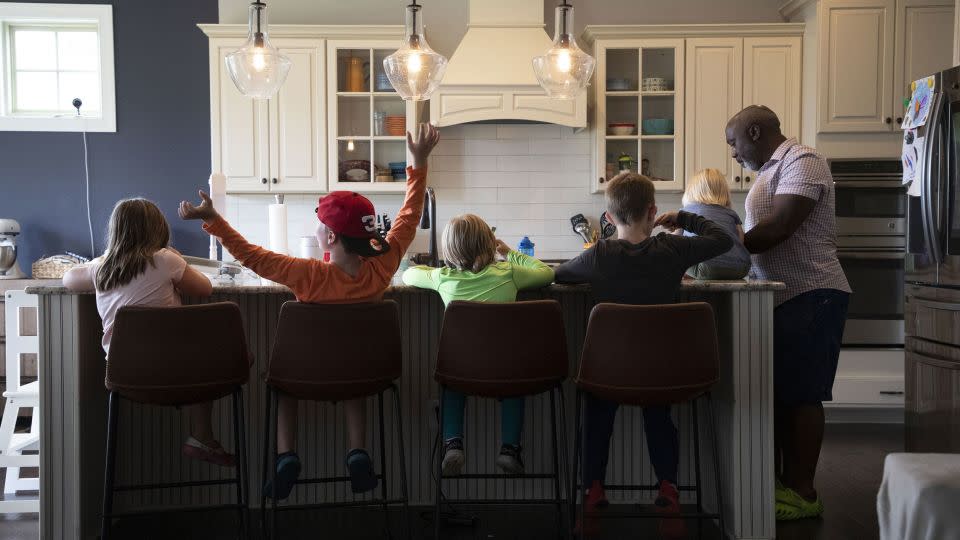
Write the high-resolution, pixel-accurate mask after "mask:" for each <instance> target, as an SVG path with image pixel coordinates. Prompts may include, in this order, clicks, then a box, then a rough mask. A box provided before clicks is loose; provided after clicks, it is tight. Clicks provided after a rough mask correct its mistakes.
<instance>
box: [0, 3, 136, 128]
mask: <svg viewBox="0 0 960 540" xmlns="http://www.w3.org/2000/svg"><path fill="white" fill-rule="evenodd" d="M30 26H35V27H39V28H45V29H49V30H51V31H62V30H69V29H70V28H95V29H96V31H97V39H98V42H99V48H100V59H99V60H100V61H99V70H100V71H99V73H100V112H99V114H98V115H97V116H83V117H81V118H77V116H76V115H75V114H65V113H63V112H62V111H56V112H52V111H36V112H33V111H24V112H17V111H14V110H13V107H14V102H13V96H14V95H15V88H14V77H15V74H14V73H13V69H14V68H15V62H14V58H13V56H12V55H13V35H12V34H13V29H19V28H23V27H30ZM57 67H58V68H59V66H57ZM68 71H69V70H68ZM59 72H60V70H59V69H58V70H57V73H59ZM81 112H83V109H82V108H81ZM0 131H49V132H79V131H90V132H116V131H117V120H116V89H115V82H114V51H113V6H111V5H106V4H26V3H0Z"/></svg>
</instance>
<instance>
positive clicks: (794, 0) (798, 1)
mask: <svg viewBox="0 0 960 540" xmlns="http://www.w3.org/2000/svg"><path fill="white" fill-rule="evenodd" d="M816 1H817V0H787V1H786V2H784V3H783V4H782V5H781V6H780V16H781V17H783V20H785V21H789V20H790V19H791V18H792V17H793V16H794V15H796V14H797V12H799V11H800V10H802V9H803V8H804V6H806V5H807V4H809V3H810V2H816Z"/></svg>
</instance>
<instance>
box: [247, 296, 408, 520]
mask: <svg viewBox="0 0 960 540" xmlns="http://www.w3.org/2000/svg"><path fill="white" fill-rule="evenodd" d="M402 366H403V348H402V342H401V339H400V315H399V310H398V308H397V304H396V302H394V301H392V300H386V301H383V302H376V303H365V304H302V303H299V302H286V303H285V304H283V306H282V307H281V308H280V321H279V323H278V325H277V338H276V341H275V342H274V344H273V353H272V355H271V357H270V366H269V367H268V368H267V373H266V377H265V381H266V384H267V399H266V403H267V415H266V422H265V424H266V426H265V430H266V432H265V433H264V445H265V448H264V452H263V483H262V484H261V485H266V482H267V479H268V471H269V479H270V481H271V482H274V484H275V476H276V467H275V466H272V463H274V462H275V461H276V457H277V429H276V424H277V410H278V409H277V397H278V395H279V394H281V393H282V394H285V395H288V396H291V397H294V398H296V399H298V400H307V401H327V402H337V401H346V400H351V399H358V398H366V397H370V396H377V400H378V407H379V420H380V472H379V473H378V474H377V478H378V479H379V480H380V494H381V496H380V498H379V499H372V500H364V501H354V502H345V503H317V504H303V505H288V506H283V507H279V508H278V507H277V499H276V497H271V501H272V502H271V510H272V512H271V513H272V515H273V519H272V520H271V524H270V531H269V535H268V536H269V537H271V538H276V537H277V535H276V532H277V516H278V514H277V510H294V509H306V508H341V507H349V506H353V507H357V506H375V505H378V506H381V507H382V508H383V510H384V517H385V519H388V516H387V515H386V511H387V506H388V505H391V504H402V505H403V513H404V519H405V522H406V527H407V537H408V538H409V537H410V536H411V534H412V528H411V524H410V512H409V507H408V500H409V497H408V494H407V467H406V457H405V456H404V451H403V446H404V443H403V419H402V418H401V416H400V392H399V390H398V389H397V386H396V385H395V384H394V381H395V380H397V379H399V378H400V374H401V372H402ZM388 389H389V390H392V391H393V397H394V406H395V407H394V408H395V412H396V421H397V441H399V444H398V445H397V451H398V453H399V454H400V456H399V457H400V486H401V491H402V494H401V497H400V498H398V499H388V498H387V470H386V468H387V453H386V436H385V434H384V415H383V394H384V392H385V391H386V390H388ZM271 458H272V459H271ZM349 481H350V477H349V476H337V477H332V478H301V479H299V480H297V485H306V484H331V483H337V482H349ZM266 496H267V494H266V493H263V494H262V496H261V498H260V509H261V511H262V512H263V514H262V515H263V516H264V518H263V519H264V522H263V526H264V532H265V533H267V531H266V528H267V523H266V521H267V518H266V515H267V514H266Z"/></svg>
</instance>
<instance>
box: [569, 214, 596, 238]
mask: <svg viewBox="0 0 960 540" xmlns="http://www.w3.org/2000/svg"><path fill="white" fill-rule="evenodd" d="M570 224H571V225H573V232H575V233H577V234H579V235H580V238H582V239H583V241H584V243H589V242H590V240H591V238H592V237H593V234H592V233H591V231H590V222H589V221H587V218H585V217H583V214H577V215H575V216H573V217H572V218H570Z"/></svg>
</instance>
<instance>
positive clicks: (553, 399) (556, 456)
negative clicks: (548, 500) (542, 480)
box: [550, 389, 564, 538]
mask: <svg viewBox="0 0 960 540" xmlns="http://www.w3.org/2000/svg"><path fill="white" fill-rule="evenodd" d="M550 427H551V428H552V431H553V439H552V442H553V449H552V450H553V475H554V476H553V496H554V499H555V501H556V506H557V536H558V537H560V538H563V537H564V534H563V499H562V496H561V493H560V492H561V489H560V483H561V482H562V481H563V480H561V475H560V469H561V467H560V449H559V448H558V446H560V442H559V441H560V432H559V431H560V430H559V429H557V396H556V394H555V393H554V389H551V390H550Z"/></svg>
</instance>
